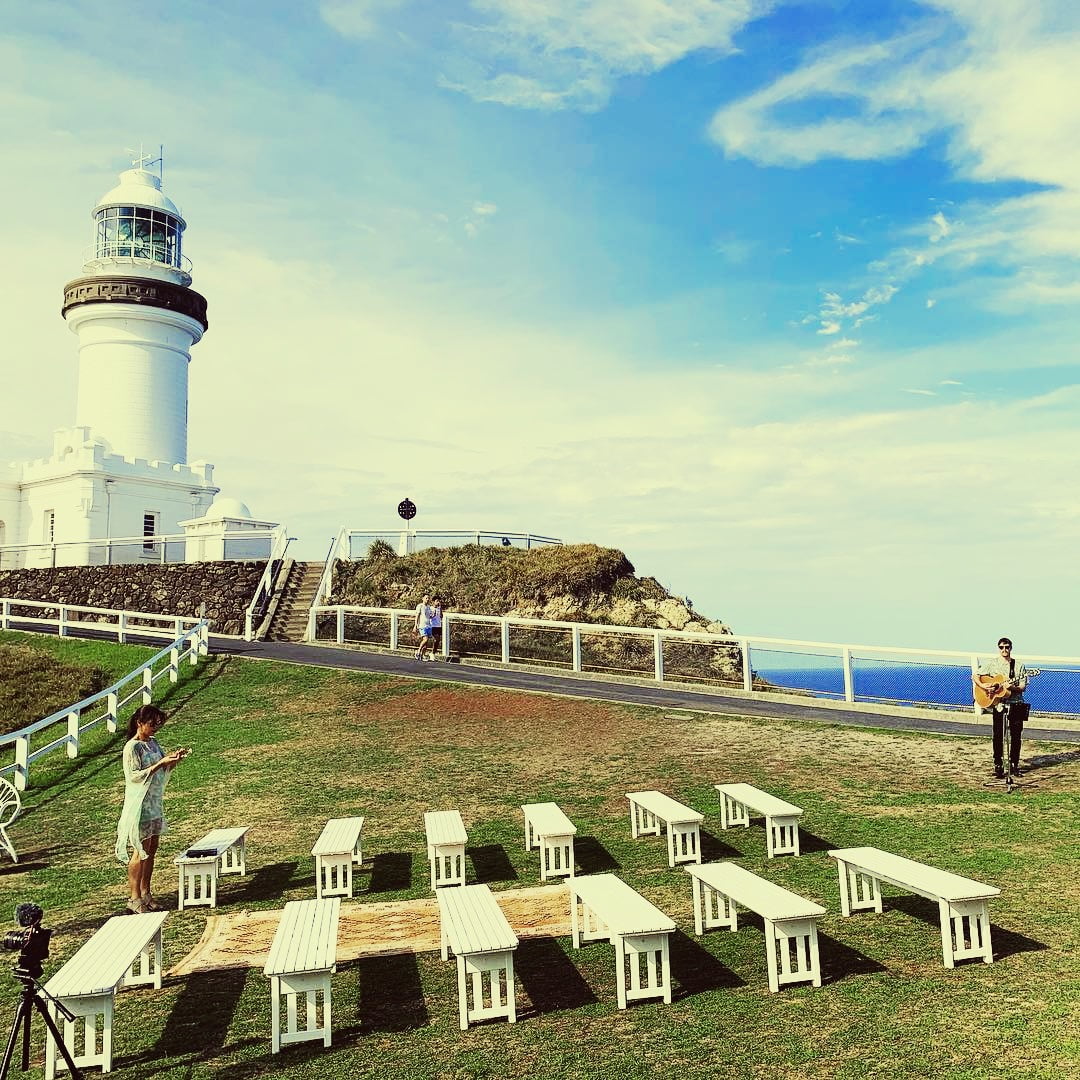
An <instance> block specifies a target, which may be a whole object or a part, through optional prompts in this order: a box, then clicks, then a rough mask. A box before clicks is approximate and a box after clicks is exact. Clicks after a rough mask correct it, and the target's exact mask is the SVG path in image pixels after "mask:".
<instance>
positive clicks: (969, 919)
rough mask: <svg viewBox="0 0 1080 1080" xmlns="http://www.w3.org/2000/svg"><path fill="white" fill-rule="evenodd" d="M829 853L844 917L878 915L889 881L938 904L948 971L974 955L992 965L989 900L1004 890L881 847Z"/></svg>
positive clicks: (944, 956)
mask: <svg viewBox="0 0 1080 1080" xmlns="http://www.w3.org/2000/svg"><path fill="white" fill-rule="evenodd" d="M829 854H830V855H831V856H832V857H833V858H834V859H835V860H836V868H837V870H838V872H839V875H840V910H841V912H842V913H843V914H844V915H850V914H851V913H852V912H853V911H861V910H865V909H870V908H872V909H873V910H874V911H877V912H880V911H881V882H883V881H885V882H888V883H889V884H890V885H895V886H896V887H897V888H900V889H903V890H904V891H905V892H913V893H918V895H919V896H925V897H926V898H927V899H928V900H933V901H935V902H936V903H937V906H938V915H939V917H940V920H941V958H942V960H943V961H944V963H945V966H946V967H947V968H951V967H954V966H955V965H956V961H957V960H967V959H970V958H972V957H980V958H981V959H982V961H983V962H984V963H986V964H992V963H993V962H994V951H993V947H992V946H991V943H990V901H991V900H992V899H993V898H994V897H995V896H999V895H1000V894H1001V890H1000V889H995V888H994V886H993V885H983V884H982V883H981V882H978V881H972V880H971V878H966V877H960V876H959V875H958V874H950V873H949V872H948V871H947V870H938V869H937V868H935V867H933V866H927V865H926V863H921V862H916V861H915V860H914V859H905V858H904V857H903V856H902V855H892V854H890V853H889V852H887V851H881V850H880V849H878V848H872V847H862V848H843V849H841V850H840V851H830V852H829Z"/></svg>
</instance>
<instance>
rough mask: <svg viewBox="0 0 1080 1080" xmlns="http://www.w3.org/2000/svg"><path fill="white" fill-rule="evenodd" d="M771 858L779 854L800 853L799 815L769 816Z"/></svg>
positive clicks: (766, 821)
mask: <svg viewBox="0 0 1080 1080" xmlns="http://www.w3.org/2000/svg"><path fill="white" fill-rule="evenodd" d="M765 829H766V835H767V837H768V848H769V858H770V859H772V858H775V857H776V856H777V855H798V854H799V819H798V818H797V817H775V818H773V817H767V818H766V819H765Z"/></svg>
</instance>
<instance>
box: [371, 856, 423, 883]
mask: <svg viewBox="0 0 1080 1080" xmlns="http://www.w3.org/2000/svg"><path fill="white" fill-rule="evenodd" d="M412 864H413V857H412V855H410V854H409V853H408V852H407V851H381V852H379V854H378V855H376V856H374V857H373V858H372V860H371V877H370V878H369V879H368V892H369V893H381V892H404V891H405V890H407V889H409V888H411V887H412Z"/></svg>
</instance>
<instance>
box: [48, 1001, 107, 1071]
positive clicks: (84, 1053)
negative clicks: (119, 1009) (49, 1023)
mask: <svg viewBox="0 0 1080 1080" xmlns="http://www.w3.org/2000/svg"><path fill="white" fill-rule="evenodd" d="M61 1000H62V1002H63V1004H64V1005H65V1006H66V1007H67V1008H68V1010H69V1011H70V1012H72V1013H74V1014H75V1020H74V1021H70V1020H65V1019H64V1018H63V1017H62V1016H61V1015H60V1013H59V1011H58V1010H57V1008H56V1006H55V1005H53V1004H52V1003H51V1002H50V1003H49V1006H48V1008H49V1015H50V1016H51V1017H52V1018H53V1022H54V1023H55V1024H56V1026H57V1029H58V1030H59V1031H60V1033H61V1034H62V1036H63V1039H64V1045H65V1046H66V1047H67V1048H68V1052H69V1053H70V1054H71V1059H72V1061H74V1062H75V1065H76V1067H77V1068H82V1067H84V1066H89V1067H93V1066H95V1065H96V1066H99V1067H100V1068H101V1071H102V1072H103V1073H107V1072H112V1022H113V994H112V992H108V993H104V994H91V995H88V996H86V997H77V998H62V999H61ZM99 1022H100V1035H99ZM58 1071H63V1072H67V1071H68V1068H67V1062H66V1061H64V1059H63V1057H62V1056H61V1055H59V1054H58V1052H57V1047H56V1042H55V1041H54V1039H53V1037H52V1032H50V1031H48V1030H46V1033H45V1080H53V1078H54V1077H55V1076H56V1073H57V1072H58Z"/></svg>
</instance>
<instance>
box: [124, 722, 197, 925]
mask: <svg viewBox="0 0 1080 1080" xmlns="http://www.w3.org/2000/svg"><path fill="white" fill-rule="evenodd" d="M165 720H166V717H165V714H164V713H163V712H162V711H161V709H159V708H158V707H157V706H156V705H140V706H139V708H137V709H136V710H135V712H134V713H132V715H131V719H130V720H129V721H128V741H127V742H126V743H124V752H123V760H124V809H123V810H122V811H121V813H120V823H119V824H118V825H117V828H116V857H117V858H118V859H119V860H120V861H121V862H126V863H127V864H128V888H129V890H130V894H131V895H130V899H129V900H128V911H129V912H131V914H133V915H137V914H139V913H141V912H144V911H160V910H161V909H160V907H159V905H158V903H157V901H156V900H155V899H154V895H153V893H152V892H151V889H150V879H151V877H152V876H153V873H154V860H155V858H156V856H157V850H158V840H159V839H160V837H161V835H162V833H164V832H165V831H166V830H167V829H168V824H167V822H166V821H165V812H164V809H163V805H162V802H163V797H164V794H165V785H166V784H167V783H168V782H169V776H170V774H171V773H172V770H173V769H174V768H176V766H177V765H178V764H179V763H180V762H181V761H183V760H184V758H186V757H187V756H188V754H190V753H191V751H190V750H183V749H179V750H173V751H172V752H171V753H168V754H166V753H165V751H164V750H162V748H161V746H160V744H159V743H158V741H157V733H158V732H159V731H160V730H161V729H162V728H163V727H164V726H165ZM128 848H131V849H132V850H131V856H130V858H129V856H128Z"/></svg>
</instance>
